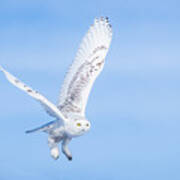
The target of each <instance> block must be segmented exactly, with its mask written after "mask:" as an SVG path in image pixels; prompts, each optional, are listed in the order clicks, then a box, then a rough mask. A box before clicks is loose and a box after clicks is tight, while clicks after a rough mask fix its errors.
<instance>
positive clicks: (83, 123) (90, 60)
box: [0, 17, 112, 160]
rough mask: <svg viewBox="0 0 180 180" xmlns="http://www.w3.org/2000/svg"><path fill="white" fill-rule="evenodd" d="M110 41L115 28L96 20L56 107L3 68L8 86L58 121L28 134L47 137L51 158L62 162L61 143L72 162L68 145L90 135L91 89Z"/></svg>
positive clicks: (103, 19) (103, 20) (102, 63)
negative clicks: (19, 91)
mask: <svg viewBox="0 0 180 180" xmlns="http://www.w3.org/2000/svg"><path fill="white" fill-rule="evenodd" d="M111 38H112V28H111V25H110V24H109V21H108V18H104V17H101V18H96V19H95V20H94V23H93V24H92V25H91V27H90V28H89V30H88V32H87V33H86V35H85V37H84V38H83V40H82V42H81V44H80V47H79V49H78V52H77V54H76V57H75V60H74V61H73V63H72V65H71V66H70V69H69V71H68V73H67V74H66V76H65V80H64V83H63V85H62V88H61V91H60V96H59V100H58V104H57V106H56V105H54V104H53V103H51V102H50V101H49V100H48V99H46V98H45V97H44V96H43V95H41V94H40V93H39V92H37V91H35V90H33V89H32V88H30V87H29V86H27V85H25V84H24V83H23V82H21V81H20V80H18V79H17V78H16V77H14V76H13V75H12V74H10V73H9V72H7V71H6V70H5V69H4V68H2V67H1V66H0V70H1V71H2V72H3V73H4V75H5V76H6V78H7V79H8V81H9V82H11V83H12V84H13V85H14V86H16V87H18V88H20V89H21V90H23V91H25V92H26V93H27V94H28V95H30V96H31V97H33V98H34V99H36V100H37V101H39V102H40V103H41V104H42V106H43V107H44V108H45V110H46V112H47V113H48V114H49V115H51V116H52V117H54V118H55V120H54V121H51V122H49V123H47V124H45V125H42V126H41V127H38V128H35V129H33V130H29V131H26V133H32V132H45V133H48V146H49V148H50V154H51V156H52V157H53V158H54V159H55V160H56V159H58V158H59V148H58V143H59V142H62V146H61V147H62V152H63V153H64V154H65V155H66V157H67V158H68V159H69V160H72V154H71V152H70V150H69V149H68V144H69V142H70V141H71V139H72V138H74V137H78V136H81V135H83V134H85V133H86V132H88V131H89V129H90V127H91V124H90V122H89V121H88V120H87V119H86V116H85V108H86V104H87V100H88V96H89V93H90V90H91V88H92V85H93V83H94V81H95V79H96V78H97V76H98V75H99V73H100V72H101V71H102V69H103V66H104V62H105V57H106V54H107V52H108V49H109V46H110V43H111Z"/></svg>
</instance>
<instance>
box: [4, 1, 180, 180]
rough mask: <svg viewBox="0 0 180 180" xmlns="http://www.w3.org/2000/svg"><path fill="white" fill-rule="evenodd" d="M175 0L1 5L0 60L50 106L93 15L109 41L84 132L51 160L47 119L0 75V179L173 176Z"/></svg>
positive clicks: (178, 38) (177, 154)
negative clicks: (109, 31) (106, 28)
mask: <svg viewBox="0 0 180 180" xmlns="http://www.w3.org/2000/svg"><path fill="white" fill-rule="evenodd" d="M179 9H180V1H178V0H171V1H170V0H151V1H144V0H136V1H133V0H111V1H102V0H86V1H83V0H79V1H78V0H77V1H68V0H66V1H58V0H51V1H50V0H47V1H44V0H31V1H29V0H27V1H24V0H14V1H13V0H1V1H0V64H1V65H3V66H4V67H5V68H6V69H7V70H8V71H10V72H11V73H13V74H14V75H16V76H17V77H19V78H20V79H21V80H23V81H24V82H25V83H27V84H28V85H30V86H32V87H33V88H34V89H36V90H38V91H39V92H41V93H42V94H43V95H45V96H46V97H47V98H48V99H50V100H52V102H54V103H56V102H57V97H58V92H59V89H60V86H61V84H62V82H63V78H64V75H65V72H66V71H67V68H68V66H69V65H70V64H71V62H72V60H73V58H74V56H75V54H76V51H77V48H78V46H79V43H80V41H81V39H82V37H83V35H84V34H85V33H86V31H87V30H88V28H89V26H90V24H92V23H93V19H94V18H95V17H99V16H108V17H109V18H110V21H111V24H112V26H113V40H112V44H111V48H110V51H109V53H108V56H107V59H106V65H105V68H104V71H103V72H102V74H101V75H100V77H99V78H98V79H97V81H96V83H95V85H94V87H93V90H92V93H91V95H90V98H89V102H88V106H87V118H88V119H89V120H90V121H91V124H92V129H91V131H90V132H89V133H88V134H86V135H85V136H82V137H80V138H77V139H74V140H73V141H72V142H71V144H70V149H71V151H72V153H73V161H72V162H69V161H68V160H67V159H66V158H65V157H64V155H62V156H61V157H60V159H59V160H58V161H54V160H53V159H51V157H50V155H49V149H48V146H47V135H46V134H43V133H39V134H31V135H27V134H25V133H24V131H25V130H27V129H31V128H34V127H37V126H39V125H41V124H43V123H46V122H48V121H50V120H52V119H51V117H49V116H48V115H47V114H46V113H44V111H43V109H42V108H41V106H40V105H39V104H38V103H37V102H36V101H34V100H33V99H31V98H30V97H29V96H28V95H26V94H25V93H23V92H22V91H20V90H19V89H17V88H15V87H14V86H12V85H11V84H9V83H8V82H7V80H6V79H5V77H4V76H3V74H2V73H1V74H0V112H1V113H0V122H1V126H0V137H1V143H0V144H1V145H0V147H1V148H0V180H10V179H13V180H24V179H26V180H32V179H33V180H39V179H43V180H50V179H53V180H75V179H86V180H109V179H112V180H120V179H122V180H152V179H153V180H160V179H163V180H169V179H173V180H179V179H180V130H179V129H180V110H179V107H180V83H179V82H180V49H179V47H180V22H179V19H180V11H179Z"/></svg>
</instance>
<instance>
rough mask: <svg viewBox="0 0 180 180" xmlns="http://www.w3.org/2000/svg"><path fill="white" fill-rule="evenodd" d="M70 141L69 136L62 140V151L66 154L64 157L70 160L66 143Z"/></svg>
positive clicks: (70, 156)
mask: <svg viewBox="0 0 180 180" xmlns="http://www.w3.org/2000/svg"><path fill="white" fill-rule="evenodd" d="M70 141H71V139H70V138H64V139H63V142H62V152H63V153H64V154H65V155H66V157H67V158H68V159H69V160H70V161H71V160H72V155H71V152H70V150H69V149H68V144H69V142H70Z"/></svg>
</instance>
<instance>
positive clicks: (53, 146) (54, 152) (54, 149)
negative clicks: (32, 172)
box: [48, 136, 59, 160]
mask: <svg viewBox="0 0 180 180" xmlns="http://www.w3.org/2000/svg"><path fill="white" fill-rule="evenodd" d="M48 146H49V148H50V153H51V157H52V158H53V159H54V160H57V159H58V158H59V148H58V144H57V141H56V139H55V138H53V137H51V136H49V137H48Z"/></svg>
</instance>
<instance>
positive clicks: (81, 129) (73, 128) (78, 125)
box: [67, 120, 91, 136]
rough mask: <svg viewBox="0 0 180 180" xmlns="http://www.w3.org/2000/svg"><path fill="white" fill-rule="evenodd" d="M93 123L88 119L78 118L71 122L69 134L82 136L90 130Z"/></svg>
mask: <svg viewBox="0 0 180 180" xmlns="http://www.w3.org/2000/svg"><path fill="white" fill-rule="evenodd" d="M90 127H91V124H90V122H89V121H87V120H76V121H73V122H71V124H70V126H69V127H68V129H67V130H68V132H67V133H68V134H69V135H70V136H81V135H83V134H84V133H86V132H87V131H89V129H90Z"/></svg>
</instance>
